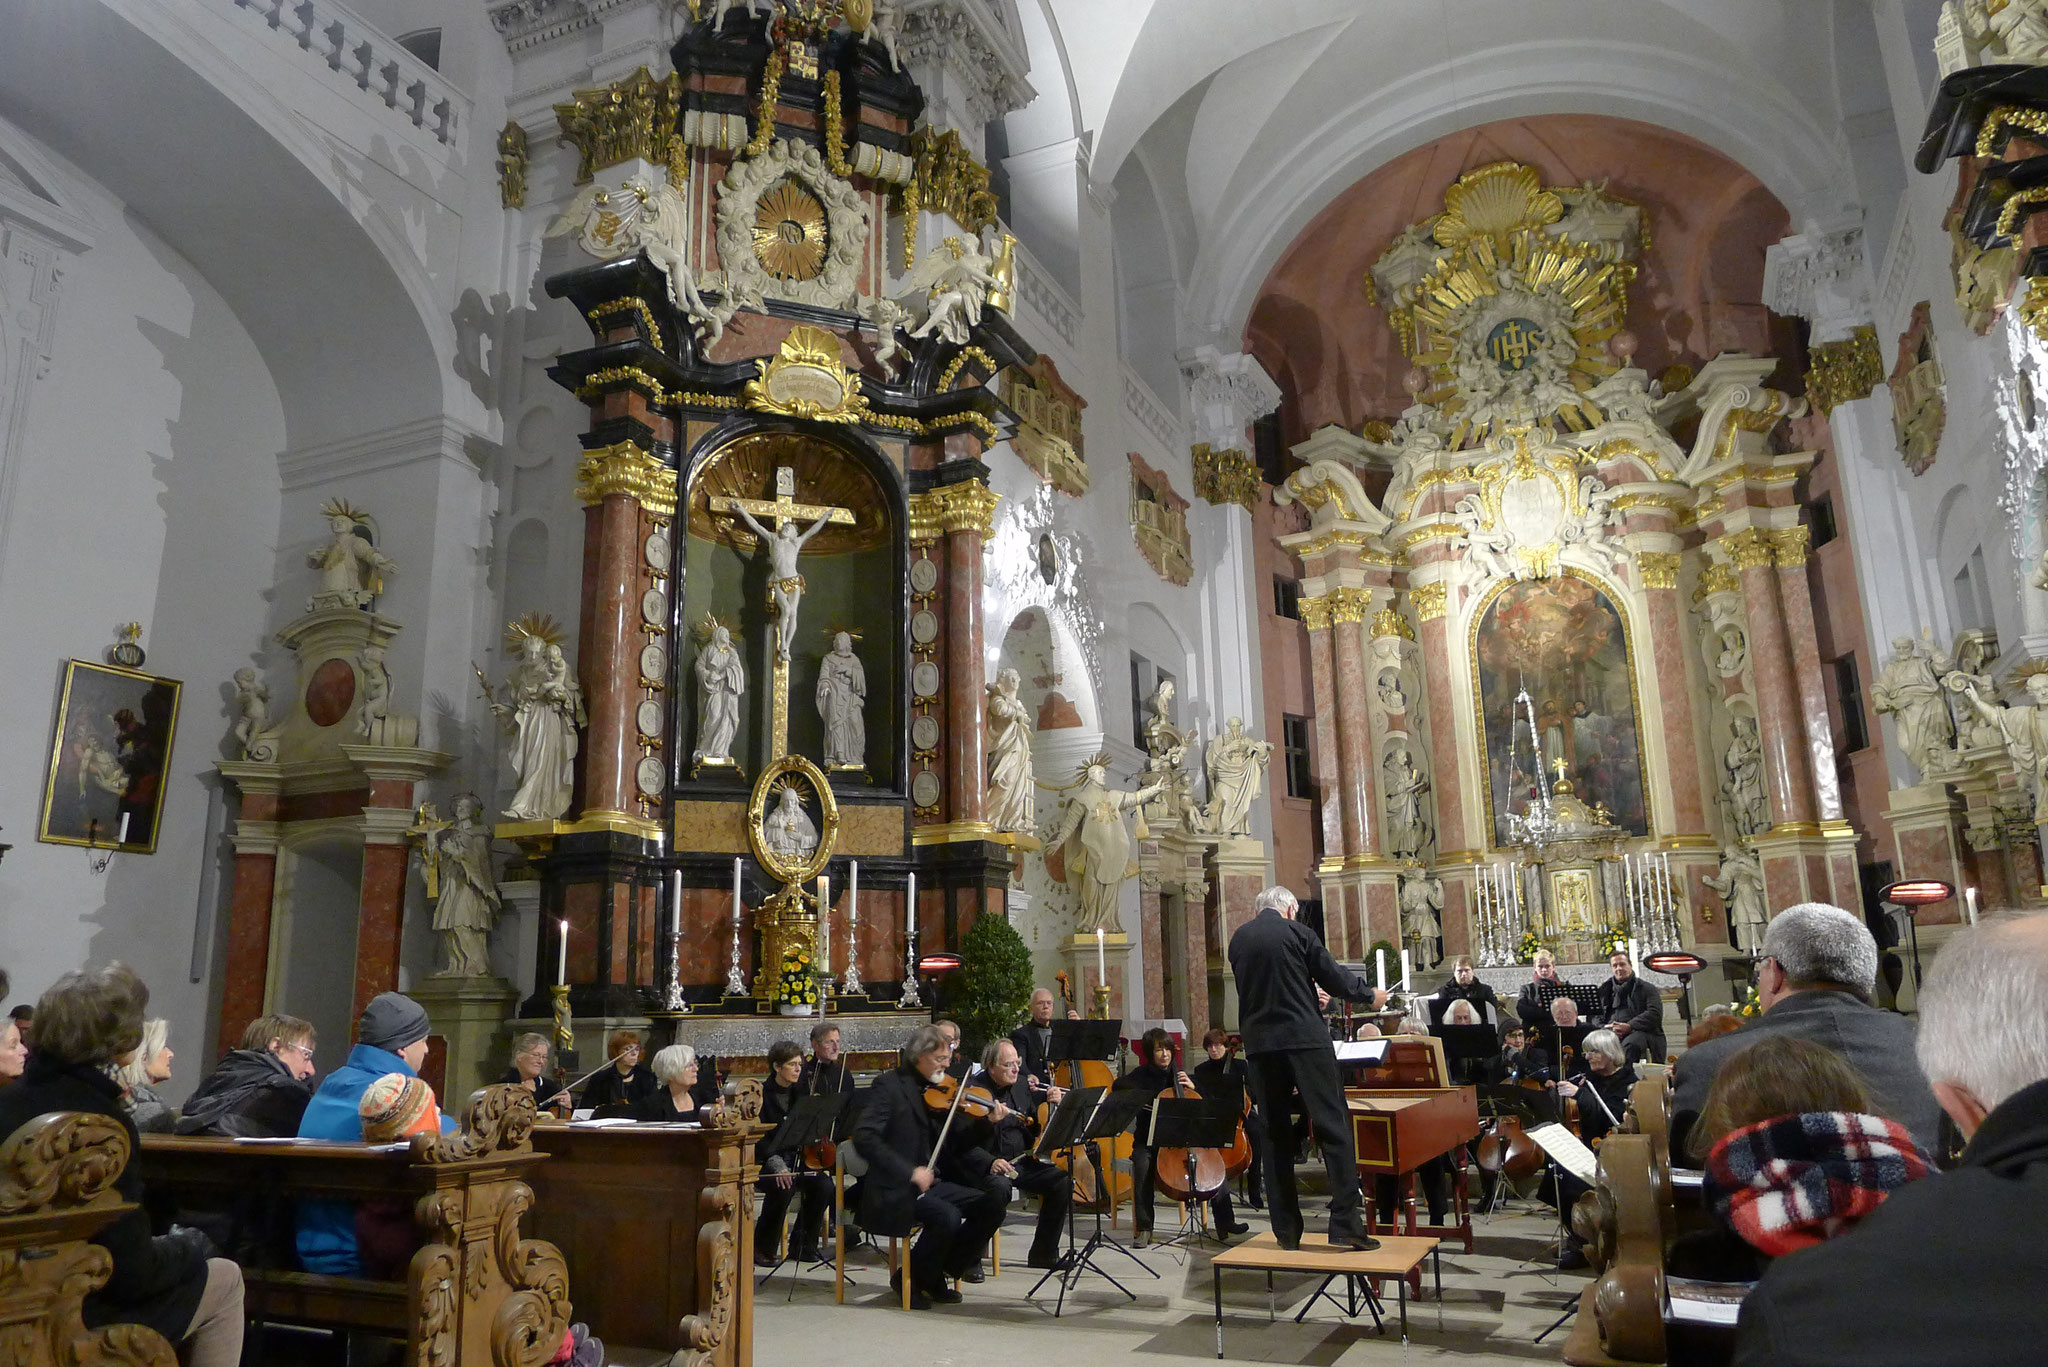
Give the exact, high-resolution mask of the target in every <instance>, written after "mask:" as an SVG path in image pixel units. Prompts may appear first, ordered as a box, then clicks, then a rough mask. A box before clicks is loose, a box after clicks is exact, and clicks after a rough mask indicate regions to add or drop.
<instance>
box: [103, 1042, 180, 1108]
mask: <svg viewBox="0 0 2048 1367" xmlns="http://www.w3.org/2000/svg"><path fill="white" fill-rule="evenodd" d="M175 1057H177V1056H176V1055H175V1054H173V1053H172V1052H171V1023H170V1022H169V1021H167V1020H163V1019H161V1018H156V1019H151V1020H146V1021H144V1022H143V1023H142V1044H141V1046H140V1047H139V1048H137V1049H136V1051H135V1054H134V1056H133V1057H132V1058H130V1059H129V1060H128V1061H127V1062H126V1063H123V1064H122V1065H121V1066H120V1067H119V1068H116V1069H115V1070H114V1081H116V1082H118V1083H120V1084H121V1104H122V1105H123V1106H126V1107H127V1108H128V1118H129V1119H130V1120H132V1121H134V1122H135V1128H136V1129H138V1130H144V1131H148V1132H151V1133H155V1134H169V1133H170V1132H171V1131H172V1130H174V1129H176V1128H177V1127H178V1114H177V1112H175V1111H173V1110H172V1109H171V1108H170V1107H169V1106H166V1105H165V1104H164V1103H163V1100H162V1098H160V1097H158V1096H157V1094H156V1089H157V1088H159V1087H161V1086H163V1085H164V1084H165V1083H166V1082H169V1081H170V1080H171V1060H172V1059H173V1058H175Z"/></svg>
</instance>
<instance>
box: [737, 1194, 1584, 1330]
mask: <svg viewBox="0 0 2048 1367" xmlns="http://www.w3.org/2000/svg"><path fill="white" fill-rule="evenodd" d="M1303 1176H1304V1177H1306V1176H1307V1172H1306V1171H1304V1173H1303ZM1305 1209H1306V1210H1307V1212H1308V1214H1309V1218H1310V1225H1311V1228H1315V1227H1317V1226H1318V1224H1319V1218H1318V1217H1319V1216H1320V1213H1321V1208H1320V1202H1317V1201H1314V1200H1312V1199H1311V1200H1307V1201H1305ZM1170 1210H1171V1207H1167V1208H1164V1209H1162V1211H1161V1215H1162V1217H1164V1216H1165V1215H1166V1214H1167V1213H1168V1212H1169V1211H1170ZM1238 1211H1239V1218H1240V1219H1244V1220H1246V1221H1247V1222H1249V1223H1250V1224H1251V1225H1252V1228H1253V1231H1254V1233H1262V1232H1264V1231H1265V1230H1266V1229H1267V1227H1268V1226H1267V1224H1266V1222H1265V1220H1264V1219H1263V1218H1262V1213H1261V1212H1259V1211H1255V1210H1252V1211H1248V1210H1246V1209H1245V1208H1244V1207H1243V1206H1242V1205H1240V1206H1239V1207H1238ZM1028 1218H1029V1217H1028V1216H1026V1215H1024V1214H1022V1213H1020V1212H1016V1211H1013V1213H1012V1215H1011V1218H1010V1222H1009V1224H1008V1225H1007V1226H1006V1228H1005V1238H1004V1250H1003V1251H1004V1253H1005V1255H1006V1261H1005V1263H1004V1266H1003V1271H1002V1274H1001V1275H1000V1276H997V1277H990V1278H989V1279H988V1281H986V1282H985V1283H984V1284H983V1285H981V1286H978V1287H972V1286H970V1287H964V1288H962V1289H963V1291H964V1292H965V1293H966V1296H967V1300H966V1302H965V1303H964V1304H962V1305H959V1306H950V1307H939V1308H936V1309H933V1310H930V1311H922V1312H909V1313H906V1312H905V1311H903V1310H901V1309H900V1308H898V1305H897V1302H896V1300H895V1298H894V1297H892V1296H891V1295H890V1294H889V1285H888V1274H887V1270H886V1268H885V1267H884V1265H883V1263H882V1261H881V1259H880V1258H879V1257H874V1256H872V1255H867V1256H863V1257H862V1258H861V1260H860V1261H858V1262H855V1261H852V1260H849V1266H848V1271H849V1274H850V1275H851V1276H852V1278H853V1281H854V1284H853V1285H852V1286H851V1287H849V1288H848V1291H847V1300H846V1304H845V1305H843V1306H841V1305H834V1304H833V1300H832V1281H831V1272H830V1271H829V1270H825V1271H820V1272H814V1273H807V1274H803V1275H800V1276H798V1277H796V1278H794V1279H792V1278H791V1275H790V1273H789V1270H788V1269H786V1268H785V1269H783V1270H782V1271H780V1272H778V1273H776V1274H775V1276H774V1278H773V1279H772V1280H771V1281H769V1282H767V1283H759V1282H758V1280H757V1288H758V1289H757V1300H756V1304H755V1314H754V1331H755V1347H754V1361H755V1363H756V1364H757V1367H788V1365H789V1364H797V1363H805V1362H817V1363H820V1364H825V1363H829V1364H831V1367H904V1365H905V1364H916V1365H917V1367H953V1365H954V1364H962V1365H964V1364H970V1363H973V1364H981V1363H989V1362H992V1361H1000V1362H1005V1363H1013V1362H1032V1363H1042V1364H1048V1367H1089V1364H1094V1363H1111V1362H1123V1361H1125V1360H1126V1359H1127V1358H1128V1356H1129V1355H1131V1354H1134V1353H1136V1354H1142V1355H1144V1359H1143V1360H1144V1361H1146V1362H1148V1363H1151V1362H1157V1363H1159V1364H1161V1365H1162V1367H1166V1365H1167V1364H1179V1363H1185V1364H1195V1363H1213V1362H1215V1360H1216V1358H1215V1353H1216V1345H1215V1312H1214V1309H1213V1302H1212V1300H1211V1289H1210V1288H1211V1279H1210V1272H1209V1258H1208V1254H1207V1253H1206V1252H1197V1253H1194V1254H1189V1253H1187V1252H1185V1251H1183V1250H1181V1249H1178V1248H1171V1249H1160V1248H1149V1249H1145V1250H1141V1251H1139V1252H1138V1254H1137V1257H1138V1259H1139V1260H1140V1261H1141V1262H1143V1263H1144V1265H1145V1266H1147V1267H1149V1268H1151V1269H1152V1270H1153V1271H1155V1272H1157V1273H1158V1274H1159V1277H1158V1279H1157V1280H1154V1279H1153V1278H1151V1277H1148V1276H1146V1275H1145V1274H1144V1273H1142V1272H1139V1271H1137V1270H1136V1269H1135V1268H1131V1267H1130V1264H1129V1262H1128V1260H1126V1259H1125V1258H1123V1257H1122V1256H1121V1255H1119V1254H1117V1253H1114V1252H1109V1253H1105V1254H1103V1255H1102V1257H1103V1261H1104V1263H1105V1265H1106V1266H1108V1267H1110V1268H1111V1269H1112V1270H1117V1271H1118V1276H1119V1279H1120V1280H1123V1281H1124V1283H1125V1285H1127V1286H1129V1287H1130V1288H1131V1290H1132V1291H1134V1292H1136V1293H1137V1300H1136V1301H1130V1300H1126V1299H1125V1298H1124V1297H1123V1296H1121V1295H1119V1294H1118V1293H1117V1292H1116V1291H1115V1290H1114V1289H1113V1288H1112V1287H1110V1286H1109V1285H1108V1283H1107V1282H1105V1281H1103V1280H1102V1279H1101V1278H1099V1277H1093V1276H1084V1277H1083V1278H1082V1279H1081V1281H1080V1282H1079V1283H1078V1284H1077V1286H1076V1288H1075V1290H1074V1292H1073V1294H1072V1295H1070V1296H1069V1298H1068V1301H1067V1305H1066V1309H1065V1313H1064V1314H1063V1315H1061V1316H1060V1317H1059V1318H1057V1319H1056V1318H1054V1316H1053V1299H1052V1295H1053V1294H1056V1293H1057V1291H1058V1286H1057V1283H1048V1284H1047V1286H1046V1287H1045V1288H1043V1289H1042V1292H1041V1295H1040V1296H1039V1297H1038V1298H1037V1299H1027V1296H1028V1295H1029V1293H1030V1291H1031V1288H1032V1286H1033V1285H1034V1284H1035V1283H1036V1282H1037V1281H1038V1280H1039V1278H1040V1277H1041V1276H1042V1275H1043V1274H1042V1273H1038V1272H1033V1271H1030V1270H1028V1269H1027V1268H1025V1267H1024V1266H1023V1265H1022V1261H1021V1259H1022V1255H1023V1252H1024V1247H1025V1243H1026V1240H1027V1239H1028V1238H1029V1233H1028V1231H1029V1225H1028V1223H1025V1222H1026V1221H1027V1220H1028ZM1090 1227H1092V1221H1090V1222H1077V1226H1076V1228H1077V1230H1078V1231H1079V1232H1080V1234H1081V1235H1082V1236H1084V1237H1085V1235H1086V1233H1087V1232H1088V1229H1089V1228H1090ZM1121 1232H1122V1233H1123V1234H1124V1235H1126V1236H1128V1233H1129V1224H1128V1220H1126V1223H1125V1225H1124V1228H1123V1230H1122V1231H1121ZM1556 1233H1557V1224H1556V1217H1555V1216H1554V1215H1553V1214H1551V1212H1550V1211H1549V1210H1548V1209H1547V1208H1544V1207H1541V1206H1536V1205H1533V1204H1532V1203H1521V1202H1517V1203H1515V1204H1514V1206H1513V1207H1512V1208H1511V1210H1510V1211H1508V1212H1504V1213H1502V1214H1498V1215H1494V1216H1488V1217H1481V1218H1480V1219H1479V1221H1478V1226H1477V1235H1478V1237H1477V1246H1476V1249H1475V1251H1474V1252H1472V1253H1469V1254H1468V1253H1466V1252H1464V1250H1463V1247H1462V1246H1461V1245H1459V1244H1455V1243H1453V1244H1449V1245H1447V1246H1446V1247H1445V1249H1444V1252H1443V1282H1444V1296H1443V1301H1442V1303H1441V1304H1439V1303H1438V1302H1437V1301H1435V1300H1434V1299H1425V1300H1423V1301H1421V1302H1415V1301H1412V1300H1411V1302H1410V1304H1409V1308H1408V1316H1409V1329H1410V1340H1411V1341H1410V1343H1409V1344H1408V1345H1407V1347H1406V1348H1404V1347H1403V1346H1402V1344H1401V1340H1400V1333H1399V1329H1398V1317H1397V1315H1396V1312H1395V1302H1394V1287H1393V1285H1392V1284H1391V1283H1389V1284H1388V1285H1387V1286H1386V1295H1387V1307H1386V1315H1387V1321H1388V1324H1387V1334H1386V1336H1385V1337H1384V1338H1382V1337H1380V1336H1379V1335H1378V1334H1376V1333H1375V1332H1374V1331H1373V1328H1372V1322H1371V1318H1370V1316H1369V1315H1363V1314H1362V1315H1361V1318H1360V1320H1359V1321H1357V1322H1346V1320H1345V1319H1344V1317H1343V1316H1342V1315H1341V1314H1339V1313H1338V1312H1337V1311H1335V1310H1332V1309H1331V1307H1330V1306H1329V1304H1328V1302H1318V1303H1317V1305H1316V1308H1315V1310H1314V1311H1313V1312H1312V1313H1311V1314H1310V1315H1309V1317H1308V1319H1307V1321H1306V1322H1305V1323H1303V1324H1299V1325H1297V1324H1295V1323H1294V1322H1293V1316H1294V1314H1295V1312H1296V1311H1298V1310H1299V1309H1300V1308H1301V1305H1302V1302H1303V1301H1304V1300H1306V1299H1307V1298H1308V1296H1309V1294H1310V1293H1311V1292H1312V1291H1313V1290H1314V1286H1315V1282H1316V1280H1318V1279H1316V1278H1310V1277H1301V1276H1280V1277H1276V1278H1275V1290H1274V1296H1273V1301H1274V1305H1275V1307H1276V1309H1277V1310H1278V1312H1279V1318H1278V1319H1277V1320H1270V1321H1269V1320H1268V1318H1267V1304H1266V1289H1265V1278H1264V1276H1263V1275H1262V1274H1259V1273H1253V1272H1237V1273H1226V1274H1225V1277H1224V1288H1223V1298H1224V1299H1223V1306H1224V1326H1223V1328H1224V1351H1225V1354H1226V1356H1227V1357H1228V1358H1229V1359H1231V1360H1235V1361H1249V1362H1275V1363H1298V1364H1302V1365H1303V1367H1335V1364H1340V1363H1342V1364H1359V1363H1370V1362H1388V1363H1392V1362H1399V1361H1411V1360H1413V1361H1425V1360H1434V1359H1438V1358H1444V1357H1452V1356H1455V1357H1458V1358H1460V1359H1463V1360H1465V1361H1469V1362H1475V1363H1506V1362H1532V1361H1548V1362H1555V1361H1557V1360H1558V1350H1559V1349H1560V1348H1561V1347H1562V1343H1563V1336H1564V1332H1565V1331H1564V1330H1562V1329H1561V1330H1559V1331H1558V1332H1557V1333H1555V1334H1552V1335H1551V1336H1550V1337H1549V1338H1547V1339H1545V1340H1544V1341H1543V1342H1542V1343H1541V1344H1537V1343H1535V1342H1534V1341H1533V1340H1534V1339H1535V1336H1536V1334H1537V1333H1538V1332H1540V1331H1541V1330H1542V1329H1543V1328H1544V1326H1546V1325H1548V1324H1549V1323H1550V1322H1551V1321H1552V1320H1553V1319H1555V1318H1556V1317H1557V1316H1558V1315H1559V1313H1561V1312H1562V1311H1563V1309H1564V1307H1565V1306H1566V1304H1567V1303H1569V1302H1570V1300H1571V1299H1572V1297H1573V1296H1574V1295H1576V1294H1577V1293H1578V1291H1579V1289H1580V1288H1581V1287H1582V1286H1584V1285H1585V1284H1586V1277H1585V1274H1583V1273H1566V1274H1560V1273H1558V1272H1556V1271H1555V1270H1554V1269H1553V1266H1552V1259H1553V1258H1554V1255H1555V1242H1554V1240H1555V1238H1556ZM1207 1247H1208V1248H1209V1249H1212V1250H1213V1249H1214V1247H1215V1245H1213V1244H1212V1245H1208V1246H1207ZM1011 1255H1014V1256H1015V1257H1017V1258H1018V1260H1019V1261H1018V1262H1017V1263H1016V1264H1015V1265H1012V1264H1011V1263H1010V1262H1009V1261H1007V1256H1011ZM1120 1268H1121V1269H1128V1270H1129V1272H1130V1275H1129V1277H1128V1278H1125V1277H1123V1275H1122V1271H1121V1270H1119V1269H1120ZM1423 1285H1424V1290H1425V1295H1427V1292H1428V1288H1429V1280H1428V1270H1427V1266H1426V1265H1425V1269H1424V1282H1423ZM1046 1293H1052V1294H1046Z"/></svg>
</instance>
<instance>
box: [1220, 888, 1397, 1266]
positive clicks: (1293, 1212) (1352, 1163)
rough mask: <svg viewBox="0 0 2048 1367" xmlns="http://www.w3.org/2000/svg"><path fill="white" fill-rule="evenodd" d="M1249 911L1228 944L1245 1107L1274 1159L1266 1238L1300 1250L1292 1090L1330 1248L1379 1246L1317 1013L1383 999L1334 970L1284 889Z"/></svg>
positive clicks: (1269, 892)
mask: <svg viewBox="0 0 2048 1367" xmlns="http://www.w3.org/2000/svg"><path fill="white" fill-rule="evenodd" d="M1256 905H1257V907H1258V914H1257V915H1255V916H1254V917H1252V919H1251V920H1249V921H1247V922H1245V923H1244V924H1243V925H1242V926H1240V927H1238V930H1237V933H1236V934H1235V935H1232V936H1231V937H1230V951H1229V952H1230V971H1231V974H1232V976H1233V977H1235V978H1236V980H1237V1002H1238V1020H1239V1023H1240V1024H1239V1028H1240V1031H1241V1032H1242V1034H1243V1035H1244V1052H1245V1060H1246V1062H1247V1063H1248V1064H1249V1065H1250V1066H1251V1076H1252V1095H1253V1101H1254V1104H1256V1105H1257V1106H1258V1108H1259V1113H1260V1114H1261V1115H1262V1116H1264V1117H1265V1122H1266V1139H1267V1144H1266V1152H1268V1153H1270V1154H1272V1155H1274V1159H1273V1165H1272V1166H1273V1170H1272V1172H1271V1173H1269V1174H1268V1176H1267V1183H1266V1185H1267V1193H1266V1195H1267V1199H1268V1201H1269V1203H1270V1205H1271V1211H1272V1217H1273V1236H1274V1237H1275V1238H1276V1239H1278V1240H1279V1241H1280V1246H1281V1247H1282V1248H1286V1249H1294V1248H1299V1247H1300V1246H1301V1232H1302V1222H1301V1202H1300V1199H1299V1198H1298V1196H1297V1195H1296V1192H1295V1184H1294V1164H1293V1163H1292V1162H1290V1161H1288V1160H1289V1156H1290V1155H1292V1154H1293V1152H1294V1132H1293V1127H1292V1124H1291V1120H1292V1116H1293V1105H1292V1098H1293V1095H1294V1093H1295V1092H1296V1091H1299V1092H1300V1093H1301V1100H1302V1106H1303V1108H1304V1109H1305V1110H1306V1111H1307V1112H1308V1119H1309V1124H1310V1125H1311V1126H1313V1127H1314V1129H1315V1135H1316V1142H1317V1144H1318V1145H1319V1146H1320V1147H1321V1149H1322V1153H1323V1166H1324V1167H1325V1168H1327V1169H1328V1170H1329V1174H1330V1242H1331V1243H1333V1244H1337V1245H1340V1246H1344V1245H1348V1246H1350V1247H1352V1248H1378V1247H1379V1241H1378V1240H1377V1239H1374V1238H1372V1237H1370V1236H1369V1235H1367V1233H1366V1232H1365V1221H1364V1219H1363V1218H1362V1217H1361V1216H1360V1214H1359V1207H1360V1204H1361V1201H1360V1196H1359V1190H1358V1165H1357V1162H1356V1155H1355V1154H1354V1153H1353V1149H1352V1142H1351V1117H1350V1115H1349V1114H1348V1113H1347V1112H1346V1111H1345V1108H1344V1085H1343V1082H1342V1081H1341V1080H1340V1079H1339V1077H1338V1075H1337V1055H1336V1052H1335V1051H1334V1050H1333V1049H1332V1047H1331V1043H1330V1031H1329V1027H1328V1025H1327V1024H1325V1023H1324V1021H1323V1012H1322V1007H1323V1003H1324V1001H1326V1000H1327V999H1328V998H1329V997H1342V998H1344V999H1345V1000H1346V1001H1355V1002H1367V1003H1370V1005H1371V1007H1372V1009H1374V1010H1378V1009H1379V1008H1380V1007H1381V1006H1383V1005H1385V1004H1386V999H1387V994H1386V991H1385V990H1384V989H1380V990H1377V991H1376V990H1374V988H1373V987H1372V986H1371V985H1370V984H1368V983H1367V982H1366V981H1365V979H1363V978H1361V977H1359V976H1358V975H1356V974H1354V973H1347V972H1346V971H1345V970H1343V969H1342V968H1339V967H1338V966H1337V961H1336V960H1335V959H1333V958H1331V957H1330V951H1329V949H1328V948H1327V947H1325V946H1324V944H1323V942H1322V939H1321V937H1319V936H1318V935H1317V934H1316V933H1315V932H1314V931H1312V930H1310V929H1309V928H1308V927H1307V926H1305V925H1302V924H1301V923H1300V922H1299V921H1297V920H1295V919H1294V915H1295V911H1296V908H1297V903H1296V902H1295V899H1294V894H1293V893H1291V892H1289V891H1288V890H1287V889H1286V888H1281V887H1272V888H1267V889H1266V890H1265V891H1264V892H1262V893H1260V894H1259V897H1258V902H1257V904H1256Z"/></svg>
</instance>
